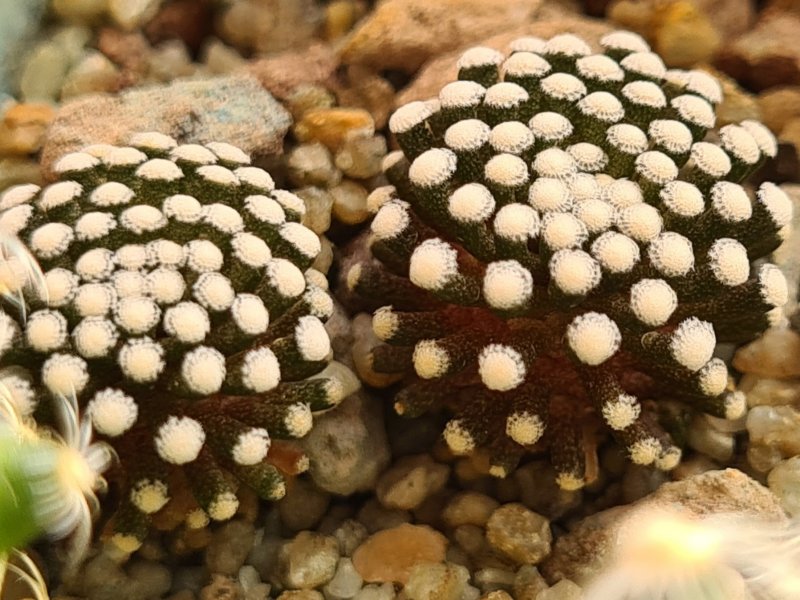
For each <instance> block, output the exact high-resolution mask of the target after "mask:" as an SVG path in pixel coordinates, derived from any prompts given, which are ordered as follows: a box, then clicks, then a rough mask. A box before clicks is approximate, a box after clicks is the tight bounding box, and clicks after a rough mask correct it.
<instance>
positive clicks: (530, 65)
mask: <svg viewBox="0 0 800 600" xmlns="http://www.w3.org/2000/svg"><path fill="white" fill-rule="evenodd" d="M549 71H550V63H549V62H547V61H546V60H545V59H543V58H542V57H541V56H539V55H538V54H536V53H535V52H531V51H518V52H514V54H512V55H511V56H509V57H508V58H507V59H506V61H505V62H504V63H503V74H504V76H508V75H511V76H512V77H542V76H543V75H545V74H547V73H548V72H549Z"/></svg>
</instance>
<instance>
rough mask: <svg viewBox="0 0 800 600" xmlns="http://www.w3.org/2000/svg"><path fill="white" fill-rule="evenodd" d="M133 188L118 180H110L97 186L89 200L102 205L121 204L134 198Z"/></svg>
mask: <svg viewBox="0 0 800 600" xmlns="http://www.w3.org/2000/svg"><path fill="white" fill-rule="evenodd" d="M133 196H134V193H133V190H132V189H130V188H129V187H128V186H126V185H124V184H122V183H119V182H117V181H109V182H108V183H103V184H101V185H99V186H97V187H96V188H95V189H94V190H93V191H92V193H91V194H90V195H89V200H90V201H91V202H92V203H93V204H96V205H97V206H101V207H104V208H105V207H110V206H121V205H123V204H128V203H129V202H130V201H131V200H133Z"/></svg>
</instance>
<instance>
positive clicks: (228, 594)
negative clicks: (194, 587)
mask: <svg viewBox="0 0 800 600" xmlns="http://www.w3.org/2000/svg"><path fill="white" fill-rule="evenodd" d="M200 600H243V599H242V588H241V586H240V585H239V583H238V582H237V581H236V580H235V579H234V578H233V577H229V576H227V575H220V574H219V573H212V574H211V582H210V583H209V584H208V585H206V586H204V587H203V589H202V590H200Z"/></svg>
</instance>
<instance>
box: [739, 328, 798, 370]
mask: <svg viewBox="0 0 800 600" xmlns="http://www.w3.org/2000/svg"><path fill="white" fill-rule="evenodd" d="M798 356H800V334H798V333H797V332H796V331H794V330H792V329H788V328H778V327H773V328H771V329H768V330H767V331H766V332H764V335H762V336H761V337H760V338H758V339H757V340H755V341H753V342H750V343H749V344H748V345H746V346H744V347H743V348H740V349H739V350H738V351H737V352H736V355H735V356H734V357H733V366H734V367H736V369H737V370H738V371H741V372H742V373H752V374H754V375H760V376H761V377H773V378H777V379H786V378H789V377H797V376H800V360H797V357H798Z"/></svg>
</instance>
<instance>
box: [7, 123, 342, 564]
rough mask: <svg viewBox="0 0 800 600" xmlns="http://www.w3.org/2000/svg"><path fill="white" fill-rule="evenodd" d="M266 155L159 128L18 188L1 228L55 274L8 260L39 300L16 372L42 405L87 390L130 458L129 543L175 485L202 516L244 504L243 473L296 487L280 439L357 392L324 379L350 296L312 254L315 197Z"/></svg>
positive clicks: (11, 366) (123, 457)
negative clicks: (279, 182) (336, 319)
mask: <svg viewBox="0 0 800 600" xmlns="http://www.w3.org/2000/svg"><path fill="white" fill-rule="evenodd" d="M249 163H250V158H249V157H248V156H247V155H246V154H245V153H244V152H242V151H241V150H239V149H238V148H235V147H233V146H231V145H229V144H224V143H209V144H206V145H197V144H183V145H179V144H177V143H176V142H175V140H173V139H172V138H170V137H167V136H165V135H161V134H158V133H145V134H138V135H136V136H134V137H133V139H131V140H130V146H126V147H113V146H109V145H104V144H103V145H95V146H90V147H87V148H85V149H84V150H83V151H81V152H77V153H73V154H68V155H66V156H64V157H63V158H62V159H61V160H60V161H59V162H58V163H57V164H56V167H55V169H56V172H57V173H58V175H59V179H60V180H59V181H58V182H57V183H53V184H51V185H48V186H47V187H45V188H43V189H39V188H38V187H37V186H32V185H25V186H17V187H15V188H12V189H10V190H8V191H7V192H6V193H5V194H3V195H2V197H0V210H2V211H3V212H2V214H0V228H2V229H3V230H5V231H6V232H7V233H10V234H16V235H18V236H19V237H20V238H21V239H22V240H23V241H24V242H25V243H26V244H27V246H28V248H29V249H30V251H31V253H32V255H33V257H34V258H35V259H36V260H37V261H38V262H39V264H40V265H41V267H42V271H43V273H44V281H43V286H41V287H42V288H43V291H39V292H38V293H37V291H36V286H32V285H30V282H29V281H28V280H27V279H26V278H25V277H24V276H23V275H24V271H23V270H22V269H18V268H15V263H14V262H13V261H9V262H8V263H7V266H6V268H5V272H4V273H3V283H4V284H5V286H6V287H7V288H8V289H9V290H12V291H14V290H17V291H19V293H21V294H22V295H23V296H24V297H25V300H26V304H27V306H28V307H29V314H28V315H27V319H25V318H24V317H21V316H20V317H17V316H16V312H14V311H9V312H8V313H6V312H2V313H0V360H1V361H2V363H1V366H2V367H4V368H3V369H2V370H0V383H2V384H4V385H5V386H6V387H7V388H8V389H9V390H10V392H11V394H12V396H13V399H14V403H15V404H16V406H17V407H18V408H19V409H20V411H21V412H23V413H27V414H31V413H33V412H34V411H36V416H37V418H38V417H39V415H40V414H41V415H42V418H46V416H47V415H46V413H47V411H48V406H49V405H50V403H49V402H42V400H43V399H47V400H49V398H48V397H52V396H64V397H74V398H75V399H77V401H78V402H79V404H80V406H81V407H82V408H83V409H84V410H85V412H86V413H87V414H88V415H89V417H90V418H91V421H92V424H93V425H94V428H95V430H96V431H97V432H98V433H99V434H100V435H101V436H102V437H103V438H104V439H106V440H107V441H108V442H109V443H110V445H111V446H112V447H113V448H114V450H115V451H116V453H117V455H118V456H119V459H120V460H119V465H120V468H119V469H118V473H117V474H116V480H117V481H119V484H120V485H121V491H122V496H121V497H122V505H121V507H120V509H119V511H118V513H117V516H116V518H115V519H114V521H113V532H114V534H115V535H114V539H115V540H116V541H117V542H118V543H119V544H120V545H121V546H122V547H123V548H126V549H133V548H135V547H136V546H137V545H138V544H139V543H140V542H141V540H142V539H143V537H144V535H145V533H146V531H147V526H148V522H149V519H150V517H149V515H151V514H153V513H156V512H158V511H160V509H161V508H162V507H163V506H165V504H166V503H167V502H168V501H169V500H170V498H171V497H176V496H181V497H182V498H184V500H182V503H181V504H180V506H184V505H187V506H189V507H190V508H189V516H188V522H189V524H190V526H198V525H202V524H203V523H205V522H207V521H208V519H209V517H210V518H211V519H227V518H230V517H231V516H232V515H233V514H234V513H235V512H236V509H237V506H238V501H237V496H236V489H237V485H238V484H239V483H244V484H246V485H248V486H250V487H252V488H253V489H254V490H255V491H256V492H257V493H258V494H259V495H261V496H262V497H265V498H276V497H280V496H281V495H282V494H283V489H284V488H283V479H282V475H281V471H280V470H279V469H278V468H277V467H276V466H275V464H272V463H276V464H280V466H281V470H283V471H289V472H291V471H293V470H294V471H297V470H298V469H300V468H302V467H303V460H304V459H303V457H302V456H301V455H300V454H299V453H298V452H295V453H294V454H291V453H290V455H291V456H293V457H294V458H293V459H292V460H288V459H287V457H286V456H284V457H283V460H280V461H276V460H272V458H273V457H272V453H271V455H270V456H269V457H268V456H267V455H268V452H270V448H271V446H272V448H273V450H275V447H276V445H277V446H278V447H280V442H277V441H275V440H276V439H280V438H296V437H301V436H303V435H304V434H305V433H307V431H308V430H309V428H310V427H311V423H312V416H311V414H312V412H313V411H318V410H322V409H325V408H328V407H330V406H332V405H334V404H335V403H336V402H338V401H339V400H340V397H341V394H342V386H341V384H340V382H339V381H338V380H337V379H335V378H329V377H326V376H325V375H326V373H322V376H319V375H318V374H319V373H320V372H321V371H322V370H323V369H324V368H325V367H326V365H327V362H328V360H329V354H330V342H329V340H328V336H327V333H326V331H325V329H324V326H323V321H324V320H325V319H327V317H328V316H330V314H331V312H332V309H333V305H332V301H331V299H330V297H329V296H328V293H327V290H326V289H325V286H326V284H325V279H324V277H321V274H320V273H319V272H317V271H315V270H314V269H311V268H310V267H311V264H312V262H313V261H314V259H315V257H316V255H317V253H318V252H319V250H320V243H319V239H318V238H317V236H316V235H315V234H314V233H313V232H311V231H310V230H309V229H306V228H305V227H304V226H303V225H301V224H300V220H301V217H302V216H303V214H304V211H305V207H304V204H303V202H302V201H301V200H300V199H299V198H298V197H296V196H294V195H293V194H291V193H289V192H286V191H282V190H276V189H275V188H274V184H273V181H272V179H271V178H270V176H269V175H268V174H267V173H266V172H265V171H263V170H261V169H259V168H255V167H252V166H250V164H249ZM310 376H315V377H313V378H309V377H310ZM284 454H286V452H284ZM287 461H288V462H287ZM187 497H188V499H189V500H188V504H187V502H186V501H185V498H187ZM191 507H193V508H191Z"/></svg>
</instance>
